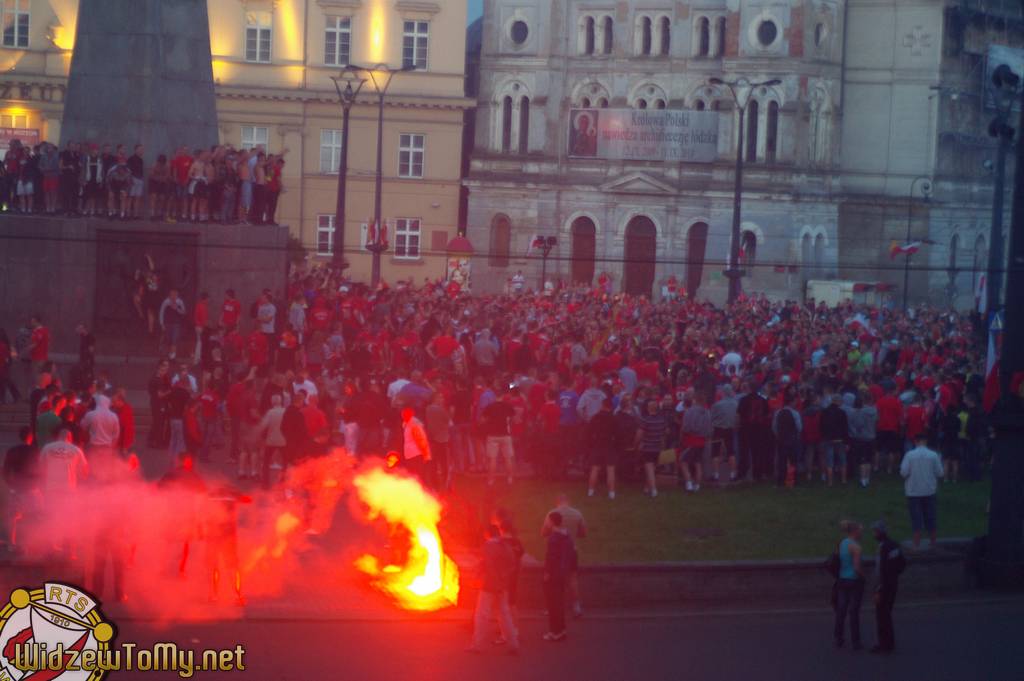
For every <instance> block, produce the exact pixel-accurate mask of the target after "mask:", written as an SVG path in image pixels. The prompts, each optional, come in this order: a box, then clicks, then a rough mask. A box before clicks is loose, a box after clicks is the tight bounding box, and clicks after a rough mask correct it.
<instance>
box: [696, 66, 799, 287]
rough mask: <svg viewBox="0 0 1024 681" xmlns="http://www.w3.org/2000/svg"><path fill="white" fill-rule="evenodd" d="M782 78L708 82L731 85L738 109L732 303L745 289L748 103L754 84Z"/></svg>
mask: <svg viewBox="0 0 1024 681" xmlns="http://www.w3.org/2000/svg"><path fill="white" fill-rule="evenodd" d="M781 82H782V81H781V80H779V79H778V78H772V79H771V80H766V81H764V82H761V83H752V82H750V81H749V80H748V79H746V78H738V79H736V80H735V81H732V82H726V81H724V80H722V79H721V78H710V79H708V83H710V84H711V85H723V86H725V87H727V88H729V92H730V93H731V94H732V101H733V103H734V104H735V106H736V109H737V110H738V111H739V114H740V115H739V132H738V134H737V135H736V170H735V172H734V174H735V182H734V185H733V192H732V244H731V245H730V246H729V266H728V267H727V268H726V270H725V272H723V274H724V275H725V276H726V277H727V278H728V279H729V304H730V305H732V304H733V303H735V302H736V301H737V300H739V298H740V294H741V293H742V292H743V284H742V279H743V275H744V274H745V272H744V271H743V270H741V269H740V223H741V220H742V207H743V152H744V149H743V147H744V146H746V144H745V139H744V137H745V132H746V130H745V129H746V124H745V119H746V110H747V104H748V103H749V102H750V98H751V97H752V96H753V94H754V88H759V87H767V86H773V85H778V84H779V83H781ZM736 88H746V89H747V90H748V92H747V98H746V101H743V102H741V101H740V95H739V94H738V93H737V92H736Z"/></svg>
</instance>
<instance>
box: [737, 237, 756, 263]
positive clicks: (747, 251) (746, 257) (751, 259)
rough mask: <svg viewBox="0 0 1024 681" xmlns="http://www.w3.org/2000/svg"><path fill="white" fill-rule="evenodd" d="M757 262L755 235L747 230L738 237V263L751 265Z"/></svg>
mask: <svg viewBox="0 0 1024 681" xmlns="http://www.w3.org/2000/svg"><path fill="white" fill-rule="evenodd" d="M755 262H757V235H756V234H754V233H753V232H751V231H749V230H747V231H745V232H743V236H741V237H740V263H741V264H743V265H748V266H749V265H753V264H754V263H755Z"/></svg>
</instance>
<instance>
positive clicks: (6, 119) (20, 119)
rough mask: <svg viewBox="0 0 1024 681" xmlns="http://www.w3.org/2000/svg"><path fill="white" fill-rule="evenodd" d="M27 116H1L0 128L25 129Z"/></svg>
mask: <svg viewBox="0 0 1024 681" xmlns="http://www.w3.org/2000/svg"><path fill="white" fill-rule="evenodd" d="M27 127H28V116H27V115H25V114H3V115H2V116H0V128H27Z"/></svg>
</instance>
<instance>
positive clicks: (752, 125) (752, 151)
mask: <svg viewBox="0 0 1024 681" xmlns="http://www.w3.org/2000/svg"><path fill="white" fill-rule="evenodd" d="M759 108H760V107H758V104H757V100H752V101H751V102H750V104H748V105H747V161H749V162H751V163H754V162H756V161H757V119H758V117H759V116H760V111H759V110H758V109H759Z"/></svg>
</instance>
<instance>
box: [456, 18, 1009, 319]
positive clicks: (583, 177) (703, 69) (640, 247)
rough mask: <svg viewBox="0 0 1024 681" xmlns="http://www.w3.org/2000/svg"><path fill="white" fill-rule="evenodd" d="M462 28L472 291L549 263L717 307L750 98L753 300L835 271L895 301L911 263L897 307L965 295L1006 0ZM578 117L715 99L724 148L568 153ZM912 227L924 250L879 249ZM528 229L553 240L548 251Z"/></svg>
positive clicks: (986, 195)
mask: <svg viewBox="0 0 1024 681" xmlns="http://www.w3.org/2000/svg"><path fill="white" fill-rule="evenodd" d="M474 29H475V30H477V31H479V39H478V44H479V54H478V55H476V54H471V55H470V60H471V61H473V60H476V59H478V63H477V64H476V66H475V67H471V68H470V70H469V74H470V77H471V78H475V79H477V80H476V82H475V83H473V84H472V86H473V87H474V88H475V93H476V96H477V98H478V108H477V111H476V119H475V121H474V122H473V127H474V135H473V142H472V153H471V156H470V169H469V173H468V175H467V178H466V180H464V185H465V187H466V189H467V190H468V195H469V203H468V220H467V222H468V236H469V237H470V238H471V239H472V241H473V243H474V245H475V246H476V249H477V252H478V255H479V257H477V258H476V259H475V261H474V272H473V281H474V290H478V291H497V290H500V289H501V288H502V287H503V286H505V285H506V283H507V282H508V280H509V279H510V278H511V277H512V276H514V275H515V274H516V273H517V272H518V271H520V270H521V271H522V272H523V274H524V275H525V276H526V278H527V281H528V282H529V283H530V284H531V285H533V286H537V285H538V284H539V283H540V278H541V268H542V267H545V268H546V272H547V279H548V280H549V281H550V280H561V281H563V282H593V281H596V280H597V278H598V277H599V276H601V274H605V275H606V276H607V277H608V278H610V280H611V281H612V285H613V288H614V289H615V290H617V291H618V290H621V291H629V292H634V293H643V294H651V295H654V296H658V295H660V293H661V292H662V291H663V289H664V287H665V286H666V283H667V282H668V281H669V279H670V278H672V279H674V280H675V281H677V282H678V284H679V286H681V287H685V288H686V289H687V291H688V292H689V293H690V294H692V295H696V296H697V297H698V298H700V299H707V300H711V301H714V302H716V303H721V302H722V301H724V299H725V294H726V290H727V280H726V278H725V277H724V276H723V274H722V270H723V269H724V268H725V267H726V265H727V262H728V258H729V252H730V247H731V238H732V237H731V232H732V220H733V195H734V183H735V171H734V168H735V165H736V157H737V149H736V145H737V142H738V137H739V135H738V126H739V124H740V120H741V115H740V114H741V108H742V114H743V116H742V118H743V126H744V127H743V133H744V135H743V137H744V140H743V148H742V149H741V150H740V154H741V155H742V158H743V166H744V173H743V191H742V196H743V200H742V222H741V225H742V226H741V237H740V245H741V248H740V266H741V267H742V268H743V269H744V270H745V271H746V272H747V276H746V277H745V278H744V280H743V287H744V290H745V291H747V292H763V293H766V294H768V295H769V296H772V297H777V298H789V299H794V300H798V299H802V298H803V295H804V292H805V290H806V282H807V281H808V280H820V279H837V280H852V281H856V282H858V283H860V284H861V286H860V288H861V290H872V289H877V290H878V291H880V292H882V291H888V292H890V293H888V294H887V296H888V298H889V299H893V298H895V299H898V297H899V295H900V294H901V292H902V287H903V277H904V266H905V265H909V268H908V271H909V280H910V285H909V291H910V297H911V300H923V299H929V300H933V301H941V300H945V301H948V300H950V299H951V297H952V299H953V300H954V301H955V302H956V303H958V304H960V305H968V304H970V302H971V301H972V300H973V295H974V286H975V282H976V280H977V277H978V273H979V271H980V269H983V268H984V263H985V261H986V259H987V242H988V238H989V235H988V232H989V227H990V219H991V214H992V177H991V173H990V171H989V170H988V169H989V168H990V167H991V163H990V162H987V161H989V160H990V159H991V158H994V156H995V143H994V141H992V140H990V139H989V138H988V136H987V135H986V132H985V131H986V130H987V127H988V122H989V120H990V118H991V114H992V111H989V110H988V109H987V108H986V107H985V105H984V103H983V97H982V93H983V88H984V83H985V82H986V66H987V64H986V58H987V54H988V50H989V46H990V45H991V44H999V45H1005V46H1010V47H1017V48H1019V47H1021V46H1022V45H1024V15H1022V11H1021V5H1020V3H1018V2H1015V1H1010V0H1004V1H1001V0H988V1H986V0H643V1H642V2H641V1H638V0H559V1H552V0H486V2H485V4H484V16H483V18H482V20H481V22H480V23H479V25H477V26H475V27H472V28H471V36H470V40H469V43H470V44H473V35H472V33H473V30H474ZM723 81H724V82H723ZM715 83H720V84H715ZM730 83H731V84H733V85H734V87H732V88H730V87H729V85H728V84H730ZM746 83H767V84H765V85H760V86H757V87H747V86H746ZM773 83H774V84H773ZM575 108H593V109H597V110H600V109H604V108H610V109H625V108H637V109H666V108H667V109H692V110H713V111H717V112H719V135H718V156H717V159H716V160H714V162H711V163H692V162H679V161H650V160H641V161H637V160H621V159H615V158H579V157H576V156H572V155H570V154H569V153H568V148H569V140H568V137H569V135H570V126H569V118H570V112H571V110H572V109H575ZM1011 165H1012V164H1011ZM1009 172H1010V173H1011V176H1012V168H1010V170H1009ZM1008 203H1009V202H1008ZM1007 223H1008V220H1007ZM908 234H909V235H910V239H909V240H921V241H924V242H925V244H924V245H923V246H922V248H921V250H920V251H919V252H918V253H917V254H915V255H914V256H913V257H912V258H911V259H909V262H908V259H905V258H903V257H902V256H900V257H897V258H892V257H890V250H891V248H892V246H893V244H895V243H900V244H902V243H903V242H904V241H908V239H907V235H908ZM536 236H543V237H550V236H554V237H555V238H556V239H557V246H556V247H555V248H554V249H553V250H552V251H551V252H550V257H549V258H548V259H547V262H546V263H544V262H543V260H542V258H541V257H540V255H539V253H538V252H537V251H536V250H531V248H530V244H531V242H532V241H533V240H534V238H535V237H536ZM885 297H886V296H882V298H885ZM880 299H881V298H880Z"/></svg>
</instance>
